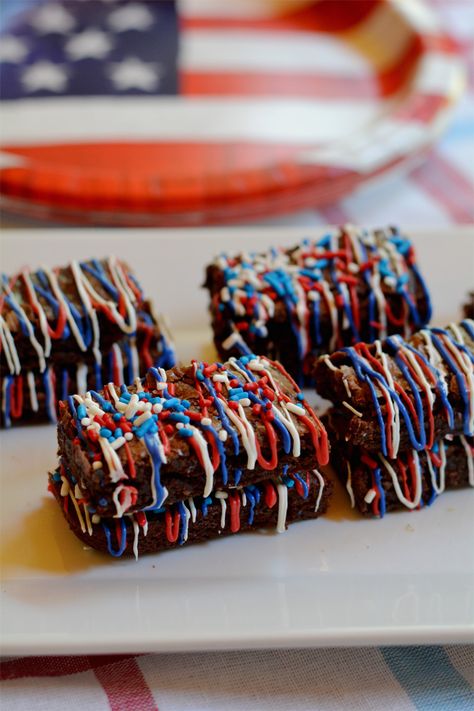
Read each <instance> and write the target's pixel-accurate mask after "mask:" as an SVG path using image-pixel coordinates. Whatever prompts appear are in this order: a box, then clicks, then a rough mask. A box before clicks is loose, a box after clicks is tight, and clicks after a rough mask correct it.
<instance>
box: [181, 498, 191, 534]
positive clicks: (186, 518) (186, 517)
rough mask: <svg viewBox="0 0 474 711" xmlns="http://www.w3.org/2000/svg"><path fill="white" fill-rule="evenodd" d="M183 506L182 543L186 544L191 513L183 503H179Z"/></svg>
mask: <svg viewBox="0 0 474 711" xmlns="http://www.w3.org/2000/svg"><path fill="white" fill-rule="evenodd" d="M181 503H182V505H183V509H184V533H183V543H186V541H187V540H188V534H189V519H190V518H191V513H190V511H189V509H188V507H187V506H186V504H185V503H184V501H182V502H181Z"/></svg>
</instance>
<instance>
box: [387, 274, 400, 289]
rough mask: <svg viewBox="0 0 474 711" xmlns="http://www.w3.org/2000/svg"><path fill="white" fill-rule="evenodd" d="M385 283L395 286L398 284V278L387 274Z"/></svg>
mask: <svg viewBox="0 0 474 711" xmlns="http://www.w3.org/2000/svg"><path fill="white" fill-rule="evenodd" d="M384 283H385V284H386V285H387V286H391V287H392V288H395V287H396V285H397V280H396V279H395V277H393V276H386V277H384Z"/></svg>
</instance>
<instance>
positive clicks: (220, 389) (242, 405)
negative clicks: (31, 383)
mask: <svg viewBox="0 0 474 711" xmlns="http://www.w3.org/2000/svg"><path fill="white" fill-rule="evenodd" d="M58 444H59V456H60V458H61V461H62V463H63V464H64V465H65V466H66V467H67V468H68V470H70V472H71V474H72V476H73V477H74V481H75V483H77V486H78V488H79V489H80V491H81V496H82V497H83V498H84V499H85V500H86V501H87V502H88V504H89V506H90V507H92V508H93V509H94V510H95V511H96V512H97V513H98V514H99V515H101V516H104V515H105V516H112V515H113V516H122V515H123V514H125V513H131V512H134V511H139V510H141V509H144V508H147V507H148V508H160V507H161V506H163V504H164V503H165V502H166V504H167V505H169V504H171V503H173V502H176V501H179V500H181V499H185V498H186V497H188V496H197V495H203V496H204V497H207V496H208V495H209V494H210V493H211V492H212V491H213V490H214V489H215V488H225V487H229V486H238V485H239V484H252V483H256V482H258V481H260V480H263V479H267V478H268V477H269V476H270V475H273V474H275V475H276V474H278V473H281V472H282V471H283V469H284V468H287V469H288V471H289V472H295V471H307V470H311V469H314V468H315V467H317V466H319V465H324V464H325V463H327V461H328V458H329V455H328V443H327V435H326V431H325V429H324V427H323V426H322V425H321V423H320V421H319V420H318V418H317V417H316V415H315V414H314V412H313V411H312V409H311V407H310V406H309V404H308V403H307V402H306V401H305V399H304V396H303V394H302V393H301V392H300V391H299V388H298V387H297V385H296V384H295V382H294V381H293V380H292V379H291V377H290V376H289V375H288V374H287V373H286V372H285V370H284V369H283V367H282V366H281V365H280V364H279V363H275V362H272V361H270V360H269V359H267V358H265V357H263V356H261V357H259V356H242V357H241V358H239V359H236V358H231V359H230V360H229V362H227V363H224V364H222V363H212V364H207V363H201V362H196V361H194V362H192V363H191V364H189V365H187V366H184V365H183V366H176V367H175V368H172V369H171V370H168V371H165V370H163V369H162V368H159V369H156V368H151V369H150V370H149V371H148V373H147V375H146V377H145V378H143V379H142V380H138V379H137V381H136V383H135V384H134V385H133V386H130V387H128V388H126V387H125V386H122V388H118V387H117V386H114V385H112V384H110V385H108V386H107V387H106V388H105V389H104V390H103V391H102V392H100V393H97V392H95V391H91V392H90V393H88V394H87V395H86V396H80V395H75V396H74V397H69V398H68V401H67V402H64V403H62V404H61V408H60V415H59V422H58Z"/></svg>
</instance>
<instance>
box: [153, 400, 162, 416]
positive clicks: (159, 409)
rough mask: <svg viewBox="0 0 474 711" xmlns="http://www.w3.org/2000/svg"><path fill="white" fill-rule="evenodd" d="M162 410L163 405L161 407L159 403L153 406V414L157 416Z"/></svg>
mask: <svg viewBox="0 0 474 711" xmlns="http://www.w3.org/2000/svg"><path fill="white" fill-rule="evenodd" d="M162 409H163V405H162V404H161V403H159V402H157V403H156V404H155V405H153V412H154V413H155V414H157V415H159V414H160V412H161V411H162Z"/></svg>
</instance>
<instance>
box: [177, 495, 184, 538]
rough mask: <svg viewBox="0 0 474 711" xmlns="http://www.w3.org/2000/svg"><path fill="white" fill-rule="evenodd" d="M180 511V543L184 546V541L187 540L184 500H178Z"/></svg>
mask: <svg viewBox="0 0 474 711" xmlns="http://www.w3.org/2000/svg"><path fill="white" fill-rule="evenodd" d="M178 511H179V520H180V526H179V539H178V545H179V546H182V545H183V543H185V542H186V541H185V540H184V534H185V532H186V509H185V508H184V504H183V502H182V501H179V502H178Z"/></svg>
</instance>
